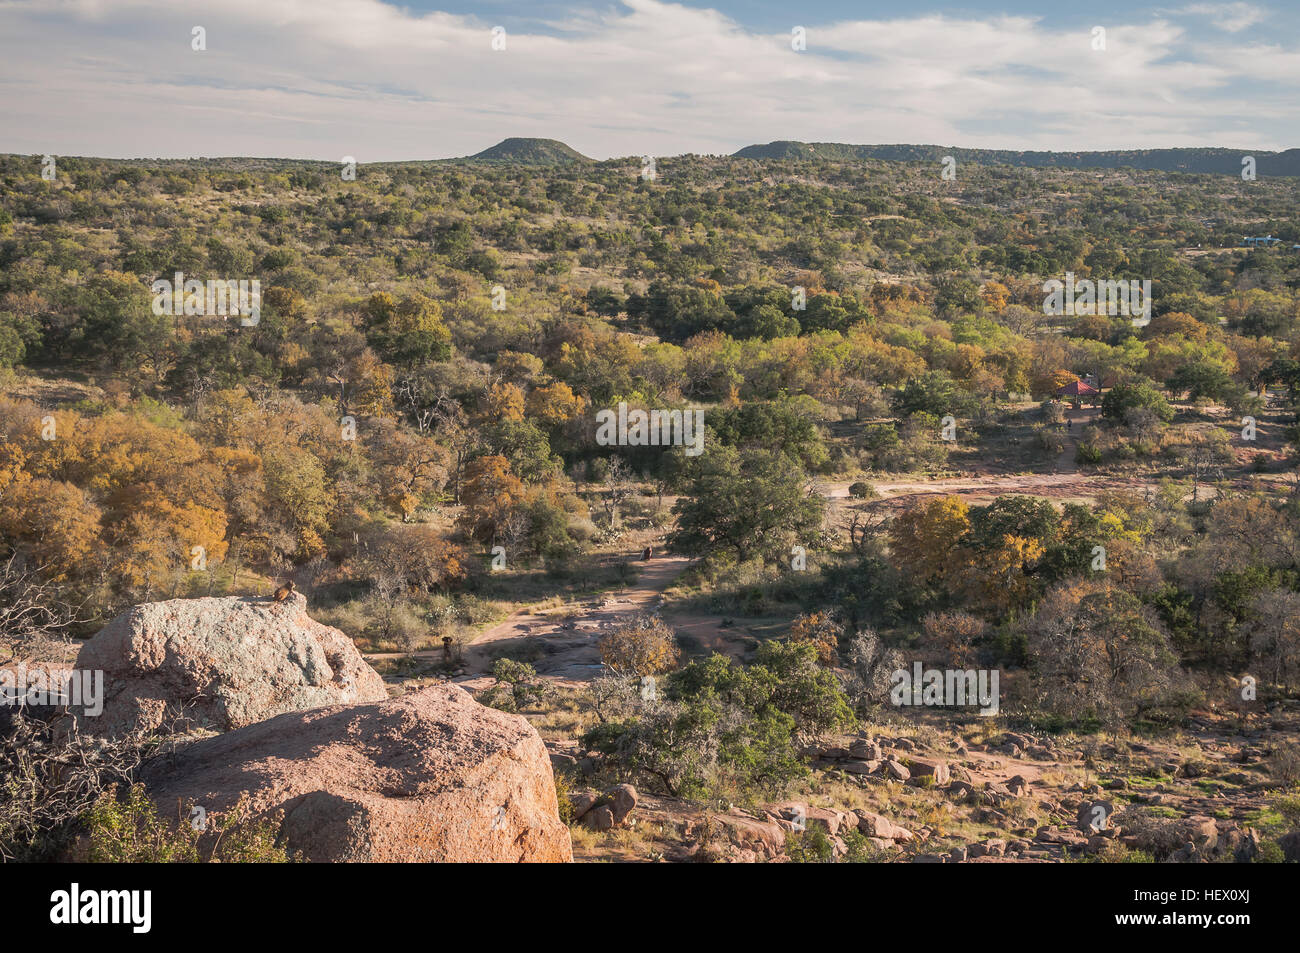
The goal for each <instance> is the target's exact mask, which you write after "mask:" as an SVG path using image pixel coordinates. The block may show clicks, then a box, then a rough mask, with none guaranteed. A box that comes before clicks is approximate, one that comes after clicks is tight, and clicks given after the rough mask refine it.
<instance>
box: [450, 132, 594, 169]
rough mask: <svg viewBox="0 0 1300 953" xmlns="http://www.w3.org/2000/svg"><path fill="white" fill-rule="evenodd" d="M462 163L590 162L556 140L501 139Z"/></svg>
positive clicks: (554, 163)
mask: <svg viewBox="0 0 1300 953" xmlns="http://www.w3.org/2000/svg"><path fill="white" fill-rule="evenodd" d="M460 161H462V162H514V163H517V164H519V165H568V164H569V163H571V162H591V161H592V160H591V159H589V158H587V157H586V156H584V155H583V154H582V153H581V152H578V151H577V150H576V149H571V148H569V147H568V146H566V145H565V144H564V143H562V142H560V141H559V140H558V139H526V138H519V137H514V138H510V139H502V140H501V141H500V142H498V143H497V144H496V145H495V146H492V147H491V148H489V149H484V150H483V151H482V152H478V153H475V154H474V155H472V156H469V157H468V158H467V159H462V160H460Z"/></svg>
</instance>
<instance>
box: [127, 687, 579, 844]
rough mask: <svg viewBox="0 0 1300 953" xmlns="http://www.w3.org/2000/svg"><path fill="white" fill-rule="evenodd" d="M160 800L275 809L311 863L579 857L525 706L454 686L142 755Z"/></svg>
mask: <svg viewBox="0 0 1300 953" xmlns="http://www.w3.org/2000/svg"><path fill="white" fill-rule="evenodd" d="M141 780H143V781H144V784H145V788H146V790H147V791H148V792H149V793H150V795H151V796H152V797H153V798H154V800H155V801H156V802H157V803H158V804H159V805H160V808H161V809H165V810H167V811H168V812H174V811H175V810H176V805H177V803H178V801H179V803H181V804H182V805H193V806H197V807H201V808H203V810H204V811H205V812H206V813H207V815H208V816H212V815H218V816H219V815H222V814H225V813H227V812H229V811H230V810H231V808H232V807H234V806H235V805H236V803H237V802H238V801H239V798H240V794H241V792H247V796H248V801H247V807H246V812H247V813H246V814H245V815H243V816H244V817H245V818H246V819H259V818H266V817H272V816H277V815H278V816H279V817H280V818H281V819H282V826H281V828H280V832H281V836H282V837H283V840H284V843H285V845H286V847H287V849H288V850H289V851H290V853H296V854H300V855H301V857H302V858H303V859H305V860H309V861H318V862H339V861H350V862H392V861H397V862H421V861H439V862H519V861H533V862H560V861H570V860H572V859H573V853H572V846H571V844H570V840H569V830H568V828H567V827H566V826H565V825H564V823H563V822H562V821H561V820H560V817H559V811H558V808H557V805H556V797H555V782H554V778H553V777H552V774H551V766H550V762H549V760H548V759H547V755H546V748H545V746H544V745H543V744H542V740H541V738H540V737H539V736H538V734H537V732H536V730H534V729H533V727H532V726H531V725H530V724H529V723H528V721H527V720H526V719H524V718H523V717H521V716H519V715H510V714H506V713H505V712H501V711H497V710H496V709H493V708H487V707H485V706H483V705H480V704H479V703H478V702H476V701H474V699H473V698H471V697H470V696H469V694H468V693H467V692H465V691H464V690H463V689H461V688H459V687H457V686H455V685H433V686H430V687H428V688H424V689H421V690H420V691H418V692H413V693H411V694H409V695H406V696H403V697H401V698H396V699H392V700H388V701H383V702H379V703H376V704H367V705H347V706H336V707H329V708H316V709H312V710H310V711H302V712H292V713H288V714H284V715H279V716H277V717H275V718H272V719H270V720H269V721H264V722H260V723H258V724H255V725H251V726H249V727H246V728H238V729H236V730H234V731H230V732H228V733H226V734H224V735H219V736H217V737H214V738H206V739H203V740H201V741H196V742H194V743H193V744H190V745H188V746H187V747H185V748H183V749H181V750H180V751H179V752H178V753H175V754H171V755H166V756H161V757H159V758H157V759H155V760H154V761H152V762H150V763H148V764H146V765H145V766H144V769H143V771H142V776H141Z"/></svg>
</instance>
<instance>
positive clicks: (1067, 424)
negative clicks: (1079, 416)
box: [1065, 420, 1074, 430]
mask: <svg viewBox="0 0 1300 953" xmlns="http://www.w3.org/2000/svg"><path fill="white" fill-rule="evenodd" d="M1065 429H1066V430H1073V429H1074V421H1073V420H1067V421H1066V422H1065Z"/></svg>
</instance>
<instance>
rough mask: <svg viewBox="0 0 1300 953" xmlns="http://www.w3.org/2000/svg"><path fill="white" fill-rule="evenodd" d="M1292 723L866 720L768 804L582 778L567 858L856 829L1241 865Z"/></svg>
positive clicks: (1251, 848) (1292, 846)
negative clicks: (905, 725)
mask: <svg viewBox="0 0 1300 953" xmlns="http://www.w3.org/2000/svg"><path fill="white" fill-rule="evenodd" d="M1297 730H1300V708H1297V707H1290V708H1281V707H1279V708H1277V709H1276V710H1275V711H1273V712H1270V713H1261V714H1260V715H1258V716H1257V717H1251V718H1246V719H1242V718H1240V717H1239V716H1236V715H1221V714H1215V713H1210V712H1203V713H1199V714H1197V715H1196V716H1195V717H1194V718H1193V721H1192V725H1191V730H1190V731H1189V732H1186V733H1180V734H1179V735H1177V736H1176V737H1172V738H1170V739H1168V740H1162V741H1136V740H1129V741H1106V740H1104V739H1101V738H1097V737H1074V736H1066V737H1061V738H1057V737H1052V736H1045V735H1043V736H1035V735H1030V734H1026V733H1022V732H1015V731H997V732H994V733H992V734H989V735H988V736H987V737H982V736H983V735H984V729H983V728H981V727H979V726H976V727H973V728H967V729H964V730H954V729H951V728H950V729H943V728H937V727H935V726H933V725H923V726H917V727H916V728H915V729H913V730H910V731H898V730H893V731H890V732H888V733H883V732H867V731H864V732H861V733H860V734H858V735H856V736H853V737H846V738H842V739H839V740H838V741H836V742H834V743H830V744H819V745H815V746H812V747H810V748H808V749H806V750H805V752H804V754H805V756H806V757H807V759H808V760H809V763H810V765H811V766H812V768H813V777H812V780H811V781H810V782H809V783H808V784H807V785H805V787H804V789H803V790H802V791H801V792H800V793H799V794H798V796H794V797H790V798H787V799H785V800H782V801H780V802H775V803H770V804H763V805H754V806H750V807H748V808H742V807H739V806H735V805H713V806H701V805H695V804H690V803H687V802H684V801H680V800H675V799H671V798H664V797H655V796H647V795H643V794H637V793H631V794H629V793H628V791H627V790H622V789H620V790H611V791H601V790H599V789H588V788H585V787H583V786H582V785H581V783H579V785H578V786H577V787H576V788H575V790H574V791H573V792H572V793H571V794H570V795H569V796H570V798H571V800H572V802H573V806H574V822H575V824H576V826H577V827H578V828H586V829H587V830H585V831H583V830H579V831H577V832H576V833H575V844H574V856H575V859H577V860H626V861H647V860H664V861H691V860H718V861H736V862H765V861H767V862H771V861H778V862H779V861H785V860H788V859H790V854H791V852H792V851H791V848H792V846H793V845H794V844H796V843H797V842H798V841H799V840H801V839H802V836H803V834H804V832H806V831H819V832H820V833H822V834H824V835H825V837H826V840H827V841H829V851H830V853H831V855H832V856H834V857H845V856H846V855H848V854H849V853H850V850H849V845H848V844H847V843H846V840H845V837H844V835H845V834H846V832H848V831H850V830H855V831H857V832H859V833H860V834H862V835H863V836H864V837H865V838H866V844H867V845H868V847H869V850H868V851H867V852H866V853H865V854H864V853H863V852H862V851H858V852H857V854H856V855H855V858H854V859H870V860H876V861H881V862H911V863H1007V862H1019V863H1029V862H1037V863H1054V862H1063V861H1075V860H1082V859H1096V860H1105V861H1119V860H1126V859H1127V860H1145V859H1156V860H1172V861H1222V860H1236V861H1248V860H1253V859H1257V857H1258V856H1259V854H1260V840H1261V830H1265V831H1267V828H1268V826H1269V824H1270V800H1271V798H1272V796H1273V795H1275V794H1276V793H1278V790H1279V785H1278V781H1277V777H1276V774H1277V770H1278V764H1277V760H1276V757H1275V755H1276V754H1277V750H1276V746H1275V743H1276V742H1277V741H1279V740H1280V739H1285V738H1287V737H1291V738H1294V737H1296V732H1297ZM549 747H550V749H551V759H552V762H553V763H554V764H555V765H556V766H557V767H558V768H560V769H561V770H564V771H575V772H576V773H577V774H578V775H579V776H582V775H584V774H585V775H592V776H597V775H598V774H599V768H600V766H599V762H598V759H597V758H594V757H592V756H591V755H590V754H588V753H586V752H582V751H579V750H577V748H576V747H575V746H574V745H571V744H568V743H564V742H552V743H550V745H549ZM623 788H624V789H625V788H626V786H623ZM616 803H621V804H622V805H624V808H623V809H619V808H618V807H616V806H615V805H616ZM602 805H608V807H606V808H602ZM629 805H630V806H629ZM1293 841H1296V838H1295V836H1294V835H1292V836H1291V837H1290V839H1289V840H1288V839H1287V838H1285V837H1284V838H1283V842H1282V847H1283V848H1284V849H1285V850H1286V853H1287V856H1288V858H1289V859H1297V858H1300V842H1293Z"/></svg>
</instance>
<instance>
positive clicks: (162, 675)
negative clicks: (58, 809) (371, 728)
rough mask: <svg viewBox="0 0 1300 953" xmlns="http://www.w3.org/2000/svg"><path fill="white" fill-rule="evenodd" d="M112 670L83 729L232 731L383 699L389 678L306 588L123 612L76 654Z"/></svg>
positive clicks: (84, 662)
mask: <svg viewBox="0 0 1300 953" xmlns="http://www.w3.org/2000/svg"><path fill="white" fill-rule="evenodd" d="M76 668H78V669H82V670H96V669H98V670H102V671H103V672H104V692H105V700H104V710H103V713H102V714H101V715H100V716H98V717H87V718H83V719H82V726H83V728H84V729H85V730H87V731H91V732H95V733H99V734H118V733H121V732H123V731H129V730H131V729H132V728H136V727H140V728H145V729H153V728H157V727H159V726H160V725H163V724H164V723H167V722H170V720H171V719H172V718H173V717H175V716H176V715H177V714H179V716H180V721H179V722H178V723H177V724H176V725H175V727H177V728H209V729H212V730H214V731H228V730H230V729H232V728H240V727H242V726H244V725H251V724H254V723H255V722H259V721H263V720H265V719H267V718H271V717H273V716H275V715H279V714H282V713H284V712H290V711H302V710H305V709H310V708H317V707H320V706H322V705H336V704H344V703H359V702H373V701H380V700H383V699H385V698H387V697H388V693H387V691H386V690H385V688H384V683H383V680H382V679H381V678H380V677H379V675H378V673H376V672H375V670H374V669H372V668H371V667H370V666H369V665H367V664H366V662H365V660H364V659H362V657H361V653H359V652H358V651H357V649H356V646H355V645H353V644H352V640H351V639H349V638H348V637H347V636H346V635H344V634H343V633H342V632H340V631H339V630H338V629H334V628H331V627H329V626H327V625H322V624H321V623H319V622H316V621H315V620H313V619H312V618H311V617H310V616H308V615H307V600H306V598H304V597H303V596H302V595H301V594H300V593H295V594H293V595H291V596H290V597H289V598H288V599H286V600H285V601H284V602H281V603H275V602H271V601H269V600H266V599H259V598H237V597H229V598H206V599H172V600H170V601H167V602H151V603H147V604H145V605H140V606H136V607H135V608H133V609H130V610H128V611H127V612H124V613H123V614H122V615H120V616H118V617H117V618H116V619H114V620H113V621H112V622H110V623H109V624H108V625H107V626H105V627H104V628H103V629H102V630H101V631H100V632H99V633H98V634H97V635H96V636H95V637H94V638H92V639H91V640H90V641H89V642H87V643H86V644H85V645H84V646H83V647H82V649H81V652H80V653H79V654H78V656H77V663H76Z"/></svg>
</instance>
